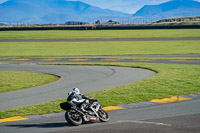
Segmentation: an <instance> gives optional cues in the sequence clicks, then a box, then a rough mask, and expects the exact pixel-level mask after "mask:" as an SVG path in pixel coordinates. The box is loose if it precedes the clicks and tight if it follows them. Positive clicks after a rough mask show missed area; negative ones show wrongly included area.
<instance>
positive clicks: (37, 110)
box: [0, 63, 200, 118]
mask: <svg viewBox="0 0 200 133" xmlns="http://www.w3.org/2000/svg"><path fill="white" fill-rule="evenodd" d="M61 64H63V63H61ZM68 64H77V65H78V64H79V65H80V64H82V65H83V64H84V65H113V66H126V67H139V68H147V69H150V70H154V71H157V72H158V74H157V75H155V76H153V77H151V78H148V79H145V80H142V81H139V82H136V83H132V84H129V85H124V86H119V87H115V88H110V89H107V90H103V91H99V92H95V93H90V94H87V95H88V96H91V97H94V98H97V99H98V100H99V101H100V102H101V104H102V106H109V105H118V104H122V103H123V104H126V103H132V102H141V101H149V100H151V99H158V98H165V97H171V96H175V95H183V94H184V95H187V94H191V93H197V92H200V82H199V81H200V76H199V75H200V66H199V65H178V64H176V65H174V64H151V63H68ZM65 100H66V99H60V100H56V101H51V102H47V103H42V104H40V105H32V106H27V107H22V108H17V109H9V110H4V111H0V118H7V117H12V116H27V115H34V114H46V113H52V112H61V111H62V109H60V107H59V103H61V102H63V101H65Z"/></svg>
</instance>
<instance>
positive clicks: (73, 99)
mask: <svg viewBox="0 0 200 133" xmlns="http://www.w3.org/2000/svg"><path fill="white" fill-rule="evenodd" d="M80 98H82V99H83V100H79V99H80ZM84 99H90V98H89V97H87V96H85V95H83V94H81V93H80V90H79V89H78V88H73V89H72V92H69V93H68V95H67V102H68V103H70V104H71V105H72V106H79V107H80V109H81V110H82V111H83V112H87V111H86V110H85V106H86V104H85V102H84V101H85V100H84Z"/></svg>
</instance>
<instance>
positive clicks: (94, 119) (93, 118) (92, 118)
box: [89, 116, 97, 121]
mask: <svg viewBox="0 0 200 133" xmlns="http://www.w3.org/2000/svg"><path fill="white" fill-rule="evenodd" d="M89 119H90V120H93V121H96V120H97V117H91V116H90V117H89Z"/></svg>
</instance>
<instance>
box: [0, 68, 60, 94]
mask: <svg viewBox="0 0 200 133" xmlns="http://www.w3.org/2000/svg"><path fill="white" fill-rule="evenodd" d="M57 79H58V77H57V76H53V75H48V74H42V73H30V72H14V71H0V93H2V92H7V91H14V90H20V89H25V88H30V87H35V86H40V85H44V84H48V83H51V82H54V81H56V80H57Z"/></svg>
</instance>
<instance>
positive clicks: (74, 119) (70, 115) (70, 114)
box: [65, 110, 83, 126]
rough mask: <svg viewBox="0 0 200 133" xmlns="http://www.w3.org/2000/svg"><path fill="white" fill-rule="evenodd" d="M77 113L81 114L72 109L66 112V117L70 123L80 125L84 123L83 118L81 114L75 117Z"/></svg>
mask: <svg viewBox="0 0 200 133" xmlns="http://www.w3.org/2000/svg"><path fill="white" fill-rule="evenodd" d="M75 115H77V116H78V115H79V114H78V113H77V112H72V111H70V110H68V111H66V113H65V119H66V121H67V122H68V123H69V124H70V125H72V126H79V125H81V124H82V122H83V120H82V118H81V117H80V115H79V117H74V116H75Z"/></svg>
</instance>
